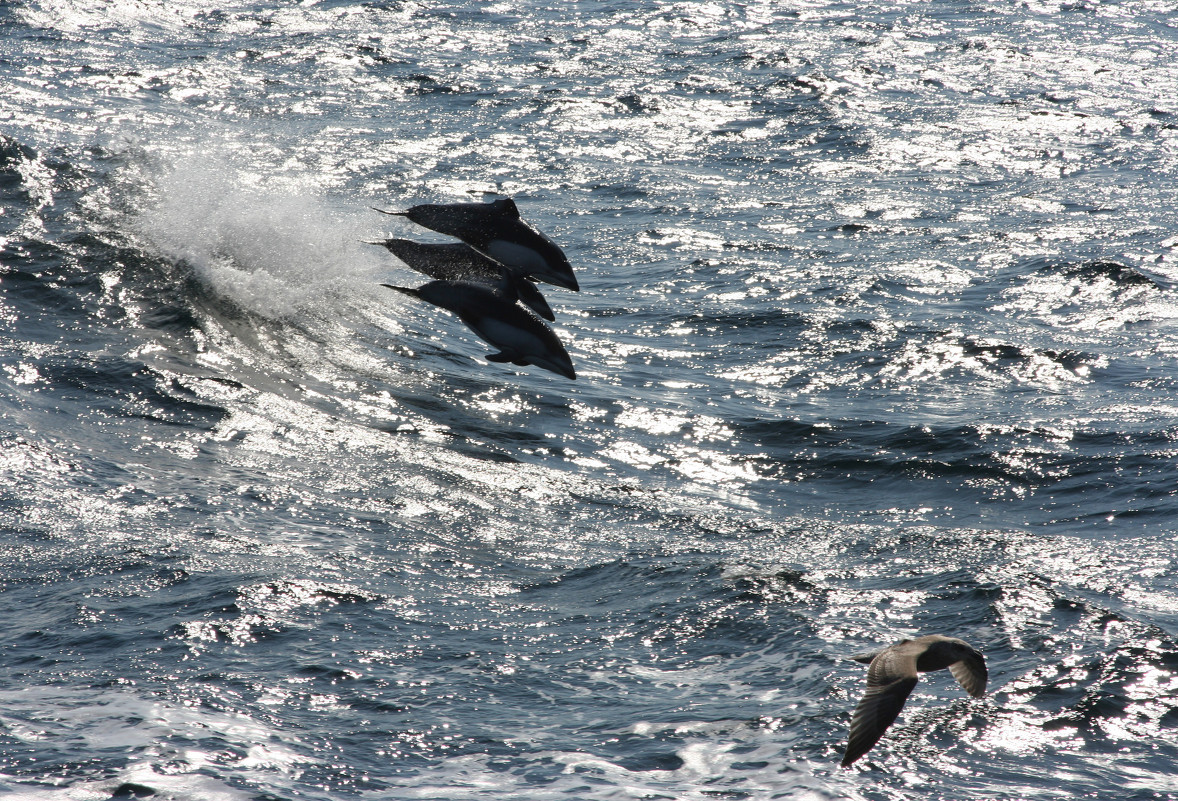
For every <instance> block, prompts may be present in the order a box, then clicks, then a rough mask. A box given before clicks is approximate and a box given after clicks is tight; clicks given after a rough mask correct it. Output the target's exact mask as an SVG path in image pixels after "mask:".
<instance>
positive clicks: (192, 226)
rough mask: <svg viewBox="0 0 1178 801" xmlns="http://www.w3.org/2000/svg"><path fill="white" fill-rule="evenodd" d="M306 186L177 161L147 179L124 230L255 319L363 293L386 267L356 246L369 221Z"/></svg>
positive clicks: (364, 212) (212, 162)
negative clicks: (184, 267) (148, 184)
mask: <svg viewBox="0 0 1178 801" xmlns="http://www.w3.org/2000/svg"><path fill="white" fill-rule="evenodd" d="M309 180H310V179H308V178H304V179H302V180H299V179H294V180H289V179H288V180H286V181H283V182H279V181H277V180H273V179H270V178H268V177H267V176H265V175H259V174H257V173H256V172H252V171H250V170H248V169H246V168H243V167H241V166H239V165H237V164H234V163H232V162H230V163H226V162H224V161H221V160H218V159H216V158H211V159H206V158H203V157H196V156H192V157H187V158H182V159H180V160H179V161H177V162H176V163H174V164H172V165H171V166H170V167H169V168H167V169H165V170H163V171H162V172H161V173H160V174H158V175H156V176H153V177H152V178H151V179H150V181H151V184H152V191H151V192H150V193H149V198H148V199H147V200H146V201H145V203H144V205H143V207H142V208H141V209H140V210H139V212H138V213H137V214H136V216H135V219H134V220H133V226H134V229H135V231H136V233H137V234H138V235H139V236H140V237H141V238H142V239H143V240H145V241H146V242H147V243H148V244H149V246H150V247H151V248H152V249H153V250H155V251H156V252H157V253H158V254H159V255H160V256H162V257H164V258H167V259H169V260H171V261H174V262H178V263H182V264H185V265H187V266H189V267H190V268H191V269H192V270H193V271H194V273H195V275H196V277H197V278H198V279H200V281H201V282H202V283H204V284H205V285H206V286H207V287H208V288H209V289H210V290H211V291H212V292H213V293H214V294H216V295H217V296H219V297H222V298H224V299H226V300H228V301H230V302H232V303H234V304H236V305H238V306H240V307H241V308H242V309H244V310H246V311H249V312H253V313H256V314H260V315H262V316H265V317H270V318H275V319H284V318H290V317H292V316H295V315H297V314H300V313H305V312H308V311H311V310H315V309H322V306H323V304H325V303H331V301H332V300H333V299H337V298H340V297H343V296H348V295H351V296H356V295H358V294H371V292H372V290H371V287H372V286H374V285H375V283H376V282H377V277H378V273H379V272H380V271H381V270H383V269H387V268H388V267H389V266H391V264H390V263H388V262H384V261H382V260H381V259H380V253H379V252H378V251H377V249H376V248H374V247H372V246H370V245H365V244H364V243H363V240H364V239H366V238H371V237H372V231H373V230H375V225H373V224H371V223H372V222H373V221H372V220H370V217H371V216H375V215H374V214H373V213H372V212H370V211H369V210H368V209H367V208H366V207H365V206H364V204H362V203H359V202H357V203H356V204H355V206H354V207H352V208H343V207H340V206H337V205H334V204H333V203H331V202H330V201H329V200H327V199H326V198H324V197H323V196H321V195H320V194H319V193H318V191H317V190H316V189H315V188H314V187H313V186H310V185H309Z"/></svg>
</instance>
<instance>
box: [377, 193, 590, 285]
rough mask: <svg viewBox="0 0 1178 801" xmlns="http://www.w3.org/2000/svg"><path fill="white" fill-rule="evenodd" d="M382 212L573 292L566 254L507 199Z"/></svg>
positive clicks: (572, 282)
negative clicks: (406, 219)
mask: <svg viewBox="0 0 1178 801" xmlns="http://www.w3.org/2000/svg"><path fill="white" fill-rule="evenodd" d="M376 211H379V212H380V213H382V214H391V215H394V216H398V217H407V218H409V219H410V220H412V221H413V222H415V223H417V224H418V225H420V226H423V227H425V228H429V229H430V230H431V231H437V232H438V233H441V234H446V235H447V236H453V237H457V238H458V239H461V240H462V241H463V242H465V243H466V244H468V245H470V246H471V247H472V248H474V249H475V250H477V251H479V252H480V253H482V254H483V255H485V256H488V257H490V258H492V259H494V260H495V261H497V262H500V263H501V264H505V265H507V266H508V267H514V268H518V269H519V270H520V271H521V272H522V273H523V274H524V275H526V276H529V277H531V278H535V279H536V280H537V281H546V282H548V283H550V284H556V285H557V286H562V287H565V288H566V289H571V290H573V291H577V290H579V289H580V286H579V285H578V284H577V276H576V275H574V274H573V268H572V265H570V264H569V260H568V257H567V256H565V255H564V251H562V250H561V249H560V247H559V246H557V244H556V243H555V242H553V241H552V240H551V239H549V238H548V237H546V236H545V235H544V234H542V233H540V232H539V231H537V230H536V229H535V228H533V227H531V226H530V225H528V224H527V223H525V222H524V221H523V220H522V219H520V215H519V209H518V208H516V206H515V201H513V200H512V199H511V198H502V199H500V200H495V201H492V202H490V203H426V204H422V205H419V206H411V207H410V208H409V209H407V210H406V211H385V210H384V209H376Z"/></svg>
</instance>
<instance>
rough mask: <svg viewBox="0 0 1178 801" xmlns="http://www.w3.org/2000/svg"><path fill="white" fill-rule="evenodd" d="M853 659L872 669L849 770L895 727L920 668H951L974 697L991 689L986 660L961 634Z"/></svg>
mask: <svg viewBox="0 0 1178 801" xmlns="http://www.w3.org/2000/svg"><path fill="white" fill-rule="evenodd" d="M851 658H852V659H854V660H855V661H856V662H866V663H868V664H869V665H870V667H868V668H867V692H866V693H865V694H864V695H863V698H862V700H860V701H859V705H858V706H857V707H855V714H854V716H852V718H851V733H850V736H849V737H848V738H847V749H846V751H845V752H844V754H843V761H842V767H844V768H845V767H847V766H848V765H850V764H851V763H852V762H854V761H855V760H856V759H858V758H859V757H861V756H863V755H864V754H866V753H867V752H868V751H870V750H871V747H872V746H873V745H875V744H876V743H877V742H879V738H880V737H882V736H883V734H884V732H885V731H887V729H888V727H889V726H891V725H892V722H893V721H895V719H896V717H897V716H898V715H899V714H900V710H901V709H903V708H904V702H905V701H906V700H908V694H909V693H911V692H912V688H913V687H915V686H916V674H917V672H921V673H924V672H927V671H930V670H944V669H945V668H949V672H950V673H952V674H953V678H955V679H957V682H958V684H960V685H961V686H962V687H963V688H965V691H966V692H967V693H969V694H970V695H972V696H973V697H974V698H981V697H982V696H983V695H984V694H985V692H986V678H987V676H988V673H987V671H986V660H985V658H984V657H983V656H982V655H981V653H979V652H978V651H977V650H975V649H974V648H973V646H971V645H970V644H969V643H967V642H965V641H964V640H959V639H957V638H956V637H945V636H943V635H940V634H930V635H928V636H926V637H917V638H916V639H915V640H901V641H900V642H898V643H896V644H895V645H890V646H888V647H887V648H884V649H882V650H879V651H872V652H871V653H866V654H858V655H856V656H853V657H851Z"/></svg>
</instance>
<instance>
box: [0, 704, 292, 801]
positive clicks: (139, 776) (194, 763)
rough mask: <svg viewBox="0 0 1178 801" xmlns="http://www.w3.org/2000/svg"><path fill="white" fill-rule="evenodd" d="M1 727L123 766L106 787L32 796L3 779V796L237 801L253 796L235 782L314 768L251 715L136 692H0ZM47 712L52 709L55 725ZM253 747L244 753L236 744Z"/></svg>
mask: <svg viewBox="0 0 1178 801" xmlns="http://www.w3.org/2000/svg"><path fill="white" fill-rule="evenodd" d="M0 701H2V702H3V703H2V705H3V709H4V713H3V715H2V716H0V725H2V726H3V728H4V730H5V731H7V732H8V733H9V735H10V736H12V737H14V738H16V739H18V740H20V741H21V742H24V743H29V744H32V745H33V746H34V747H37V748H43V747H47V746H48V747H56V748H63V749H68V748H75V747H79V746H80V747H82V748H85V749H88V750H99V749H112V748H119V749H122V750H123V751H124V752H125V753H126V755H127V760H126V764H125V766H124V767H122V768H121V769H120V770H118V771H117V772H112V773H111V774H108V775H107V776H106V777H104V778H96V779H93V780H89V781H83V782H76V781H71V780H69V779H66V778H65V777H62V778H61V779H60V780H59V781H61V782H62V783H61V785H60V786H58V787H52V786H51V784H53V783H54V777H53V776H51V775H46V776H44V777H42V783H38V786H37V788H36V789H34V788H33V787H32V786H30V785H29V784H28V783H27V781H22V780H21V779H18V778H17V777H15V776H11V775H8V776H4V775H0V794H7V793H9V792H12V791H13V790H14V789H16V788H19V797H20V798H28V799H44V800H45V801H50V800H51V799H52V801H67V799H68V800H69V801H74V800H75V799H93V798H111V797H112V795H111V793H112V792H114V791H116V790H117V789H118V788H119V787H124V786H126V785H138V786H140V787H143V788H150V789H151V790H153V791H154V792H156V793H161V794H162V795H163V796H166V797H168V798H177V799H197V798H199V799H204V801H238V800H239V799H245V798H250V797H253V793H250V792H245V791H242V790H238V789H235V788H234V787H233V786H232V785H231V784H230V783H229V782H227V781H225V779H227V778H228V777H230V776H235V777H236V778H237V779H239V780H240V779H245V780H246V781H247V782H250V783H256V784H258V785H262V786H272V785H273V783H274V782H275V780H277V782H278V783H279V784H282V783H284V781H285V777H289V778H297V776H298V775H299V773H300V772H301V771H302V770H303V768H304V766H306V765H308V764H313V763H314V762H316V760H315V759H314V758H311V757H307V756H304V755H302V754H300V753H299V750H306V749H305V747H303V746H301V745H300V744H298V743H297V742H294V741H293V740H292V739H291V738H290V737H289V736H288V735H285V734H281V733H280V732H279V731H278V730H276V729H274V728H272V727H270V726H267V725H266V724H265V723H263V722H262V721H260V720H258V719H256V718H252V717H250V716H248V715H245V714H232V713H226V712H217V711H213V710H209V709H204V708H200V707H199V706H197V705H190V704H176V703H169V702H167V701H163V700H160V699H153V698H149V697H145V696H143V695H140V694H136V692H135V691H133V690H129V689H128V690H111V689H109V688H106V689H102V690H97V689H96V690H69V689H53V688H44V689H38V690H22V691H6V692H4V693H0ZM46 709H52V710H53V713H52V715H50V716H47V715H46V714H45V710H46ZM244 743H250V744H251V745H249V746H248V747H245V748H242V747H241V745H240V744H244Z"/></svg>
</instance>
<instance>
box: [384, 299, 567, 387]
mask: <svg viewBox="0 0 1178 801" xmlns="http://www.w3.org/2000/svg"><path fill="white" fill-rule="evenodd" d="M383 286H387V287H388V288H389V289H395V290H397V291H398V292H404V293H405V294H406V295H411V296H413V297H415V298H419V299H421V300H424V301H425V302H426V303H432V304H434V305H435V306H440V307H442V308H443V309H446V310H447V311H451V312H453V313H454V314H456V315H458V318H459V319H460V320H462V322H464V323H466V324H467V325H468V326H469V327H470V329H471V330H472V331H474V332H475V333H476V334H478V335H479V337H480V338H481V339H483V340H485V341H486V342H488V343H490V344H491V345H493V346H494V347H496V348H498V349H499V351H498V352H497V353H488V354H487V357H486V358H487V361H489V362H503V363H506V362H510V363H512V364H517V365H520V366H523V365H526V364H534V365H536V366H537V367H543V368H544V369H545V370H551V371H552V372H554V373H557V374H559V375H563V376H564V377H565V378H572V379H575V378H576V377H577V374H576V372H575V371H574V370H573V361H572V359H570V358H569V354H568V351H566V350H565V348H564V345H562V344H561V342H560V340H559V339H557V337H556V334H555V333H554V332H553V330H552V329H551V328H549V327H548V325H547V324H546V323H545V322H544V321H543V320H541V319H540V318H539V317H537V316H536V315H535V314H533V313H532V312H531V311H529V310H528V309H525V308H524V307H523V306H520V305H519V304H518V303H516V302H515V301H516V298H515V295H514V293H512V291H511V287H510V285H509V284H508V283H507V282H506V281H504V282H503V283H502V284H500V285H498V286H489V285H487V284H479V283H475V282H474V281H441V280H440V281H430V282H429V283H428V284H425V285H423V286H420V287H418V288H416V289H412V288H410V287H403V286H394V285H393V284H383Z"/></svg>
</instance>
